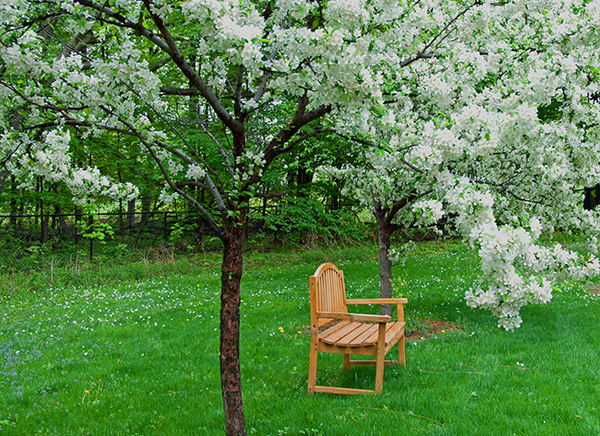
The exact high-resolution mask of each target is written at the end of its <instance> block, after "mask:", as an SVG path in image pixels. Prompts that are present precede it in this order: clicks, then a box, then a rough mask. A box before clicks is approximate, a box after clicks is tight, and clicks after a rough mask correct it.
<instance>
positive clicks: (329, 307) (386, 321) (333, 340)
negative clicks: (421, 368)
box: [308, 263, 407, 395]
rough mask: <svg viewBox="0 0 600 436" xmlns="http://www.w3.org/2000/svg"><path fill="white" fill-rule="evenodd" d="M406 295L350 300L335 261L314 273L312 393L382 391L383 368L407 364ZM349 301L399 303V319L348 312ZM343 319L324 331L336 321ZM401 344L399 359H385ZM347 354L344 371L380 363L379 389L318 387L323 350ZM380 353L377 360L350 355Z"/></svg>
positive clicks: (311, 284) (377, 373) (376, 384)
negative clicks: (319, 366)
mask: <svg viewBox="0 0 600 436" xmlns="http://www.w3.org/2000/svg"><path fill="white" fill-rule="evenodd" d="M406 303H407V300H406V298H385V299H384V298H375V299H368V300H347V299H346V288H345V285H344V273H343V272H342V271H340V270H339V269H337V267H336V266H335V265H334V264H332V263H324V264H323V265H321V266H320V267H319V268H318V269H317V271H316V272H315V275H313V276H310V337H311V344H310V364H309V370H308V393H309V395H312V394H314V393H315V392H328V393H332V394H372V393H381V390H382V387H383V368H384V365H388V364H401V365H405V364H406V360H405V355H404V325H405V323H404V312H403V305H404V304H406ZM348 304H395V305H396V306H397V308H398V321H397V322H391V320H392V318H391V317H390V316H387V315H362V314H355V313H348V309H347V305H348ZM333 320H339V322H338V323H337V324H335V325H333V326H330V327H329V328H327V326H325V329H324V330H323V331H320V328H321V327H322V326H323V325H325V324H327V323H329V322H331V321H333ZM396 343H398V345H399V348H400V350H399V356H398V360H394V361H392V360H385V355H386V354H387V353H388V351H390V349H391V348H392V347H393V346H394V345H395V344H396ZM320 352H323V353H339V354H343V355H344V370H345V371H348V370H349V369H350V365H376V375H375V390H374V391H371V390H365V389H349V388H336V387H332V386H317V385H316V380H317V358H318V356H319V353H320ZM351 354H356V355H363V356H364V355H366V356H377V360H350V355H351Z"/></svg>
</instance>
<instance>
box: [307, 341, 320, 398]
mask: <svg viewBox="0 0 600 436" xmlns="http://www.w3.org/2000/svg"><path fill="white" fill-rule="evenodd" d="M317 350H318V342H317V341H311V344H310V360H309V366H308V395H313V394H314V393H315V385H316V383H317V358H318V357H319V352H318V351H317Z"/></svg>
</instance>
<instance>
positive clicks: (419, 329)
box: [406, 319, 462, 341]
mask: <svg viewBox="0 0 600 436" xmlns="http://www.w3.org/2000/svg"><path fill="white" fill-rule="evenodd" d="M410 324H411V325H409V326H407V327H406V340H407V341H415V340H417V339H420V340H427V339H430V338H432V337H433V336H435V335H437V334H445V333H449V332H455V331H458V330H462V329H461V328H460V327H458V325H456V323H455V322H450V321H438V320H435V319H418V320H417V321H416V322H413V323H410Z"/></svg>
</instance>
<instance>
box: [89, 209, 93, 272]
mask: <svg viewBox="0 0 600 436" xmlns="http://www.w3.org/2000/svg"><path fill="white" fill-rule="evenodd" d="M88 223H89V225H90V228H89V232H90V233H94V216H93V215H92V214H91V212H90V217H89V220H88ZM93 260H94V238H90V262H92V261H93Z"/></svg>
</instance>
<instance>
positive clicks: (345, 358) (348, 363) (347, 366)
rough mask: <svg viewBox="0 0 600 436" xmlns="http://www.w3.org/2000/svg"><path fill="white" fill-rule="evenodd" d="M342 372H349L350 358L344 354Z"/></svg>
mask: <svg viewBox="0 0 600 436" xmlns="http://www.w3.org/2000/svg"><path fill="white" fill-rule="evenodd" d="M344 371H350V356H349V355H348V354H344Z"/></svg>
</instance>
